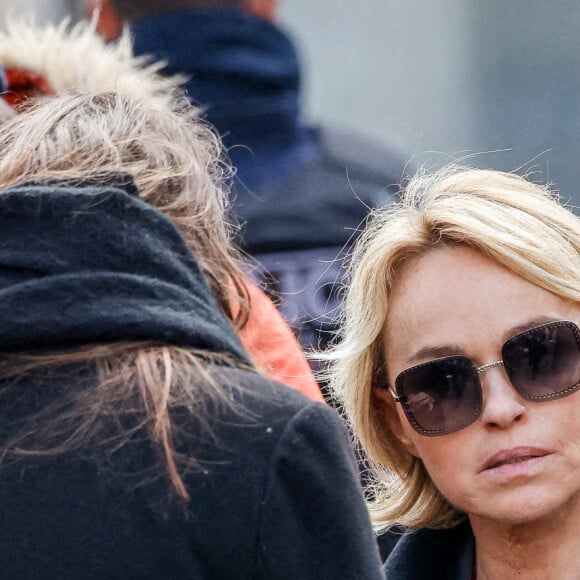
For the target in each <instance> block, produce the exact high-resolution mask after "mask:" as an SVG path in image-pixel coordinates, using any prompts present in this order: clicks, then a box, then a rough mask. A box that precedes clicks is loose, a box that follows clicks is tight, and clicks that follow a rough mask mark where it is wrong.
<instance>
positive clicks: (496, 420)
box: [479, 366, 527, 429]
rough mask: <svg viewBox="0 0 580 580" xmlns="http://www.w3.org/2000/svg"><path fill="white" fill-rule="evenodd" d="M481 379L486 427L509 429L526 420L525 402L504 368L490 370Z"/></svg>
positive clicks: (483, 419)
mask: <svg viewBox="0 0 580 580" xmlns="http://www.w3.org/2000/svg"><path fill="white" fill-rule="evenodd" d="M479 378H480V380H481V385H482V390H483V411H482V413H481V418H482V421H483V422H484V424H485V425H487V426H489V427H495V428H499V429H507V428H509V427H510V426H512V425H513V424H515V423H520V422H521V421H522V420H523V419H524V418H525V416H526V413H527V406H526V404H525V401H524V400H523V399H522V398H521V397H520V395H519V394H518V392H517V391H516V390H515V389H514V387H513V385H512V384H511V382H510V380H509V378H508V376H507V374H506V372H505V368H503V366H497V367H495V368H489V369H487V370H486V371H485V372H484V373H482V374H481V375H480V377H479Z"/></svg>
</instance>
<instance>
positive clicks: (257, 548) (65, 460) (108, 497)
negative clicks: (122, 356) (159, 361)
mask: <svg viewBox="0 0 580 580" xmlns="http://www.w3.org/2000/svg"><path fill="white" fill-rule="evenodd" d="M118 177H122V176H112V181H110V180H109V181H107V180H104V179H103V176H96V178H95V179H96V181H94V180H93V181H92V182H90V183H89V182H87V183H86V184H82V185H81V184H78V183H77V184H75V185H74V186H73V185H70V184H66V183H46V182H45V183H41V184H28V185H23V186H19V187H14V188H12V189H10V190H6V191H2V192H0V242H1V243H0V352H2V353H7V352H11V353H22V352H31V351H32V352H34V353H39V352H46V351H47V349H48V350H49V351H51V352H52V351H54V350H57V351H59V352H62V351H63V350H64V351H68V350H69V349H75V348H76V347H79V346H82V345H91V344H106V343H109V344H111V343H112V344H116V343H118V342H125V343H126V342H135V341H137V342H140V341H148V342H152V343H154V344H157V345H170V346H171V345H173V346H180V347H183V348H193V349H195V350H196V351H203V352H206V353H213V354H216V355H217V354H227V355H229V360H232V359H233V360H234V361H235V363H232V364H228V366H226V363H225V362H224V363H223V364H224V366H221V367H212V372H213V373H214V374H215V380H216V383H217V384H216V391H217V392H218V393H219V394H220V395H219V396H215V395H214V396H213V397H212V396H211V395H210V394H208V393H207V392H206V391H207V389H206V390H204V391H203V392H202V391H201V390H200V389H197V391H195V392H198V397H197V401H198V402H197V407H196V408H195V410H189V409H185V408H184V407H171V419H172V425H173V428H174V430H173V439H174V444H175V448H176V451H177V452H178V453H179V454H181V455H182V456H185V457H193V458H195V459H196V460H197V461H198V466H197V468H196V469H193V470H189V471H188V472H186V473H185V474H184V478H185V479H184V482H185V486H186V489H187V491H188V493H189V495H190V498H191V499H190V501H189V502H188V503H187V504H186V505H184V503H183V502H182V501H181V502H180V501H179V500H178V499H176V498H174V497H171V487H170V485H169V484H168V482H167V481H166V478H165V475H164V474H165V472H166V471H165V470H164V465H163V462H162V461H159V457H158V456H157V454H156V449H155V448H154V446H153V445H152V443H151V440H150V437H149V436H148V434H147V432H146V431H145V427H143V426H140V427H139V428H136V427H138V426H139V425H141V423H140V421H141V420H142V419H143V416H142V415H143V413H141V412H140V411H138V409H139V404H138V401H129V402H130V403H131V406H130V407H125V406H124V407H122V409H124V412H123V413H119V414H118V415H116V414H113V415H114V416H113V417H112V416H111V414H112V413H110V412H108V413H101V414H100V415H99V423H98V426H99V430H98V433H99V436H92V437H86V438H85V439H83V443H82V444H80V445H78V446H76V447H74V449H75V450H74V451H72V450H69V451H68V452H67V453H60V454H55V455H52V456H45V457H38V456H30V455H29V456H24V457H23V456H22V454H17V453H9V454H8V455H7V456H6V457H4V461H3V463H2V464H1V465H0V578H1V579H2V580H32V579H38V578H42V579H44V580H48V579H51V578H54V579H55V580H56V579H58V580H66V579H71V580H73V579H74V580H79V579H85V578H93V579H102V580H115V579H118V580H137V579H139V580H145V579H147V578H151V579H155V580H161V579H173V578H175V579H177V578H179V579H180V580H181V579H186V578H196V579H207V580H219V579H222V578H223V579H226V578H227V579H231V578H236V579H244V578H247V579H252V578H253V579H260V578H263V579H268V580H274V579H276V578H279V579H282V578H284V579H286V578H288V579H290V578H292V579H295V578H296V579H302V580H307V579H308V578H316V579H317V580H318V579H322V578H329V579H334V578H348V579H349V580H354V579H357V578H358V579H361V580H367V579H369V580H372V579H375V578H382V572H381V569H380V563H379V557H378V552H377V548H376V542H375V539H374V537H373V534H372V532H371V528H370V525H369V520H368V515H367V512H366V509H365V507H364V504H363V499H362V495H361V490H360V488H359V484H358V477H357V472H356V469H355V467H354V461H353V457H352V452H351V450H350V446H349V441H348V439H347V437H346V436H345V432H344V429H343V426H342V424H341V421H340V419H339V418H338V416H337V415H336V413H335V412H334V411H332V410H330V409H329V408H327V407H325V406H324V405H321V404H319V403H312V402H310V401H308V400H307V399H306V398H304V397H303V396H302V395H300V394H298V393H296V392H294V391H292V390H291V389H289V388H288V387H285V386H283V385H281V384H278V383H274V382H271V381H268V380H266V379H264V378H262V377H260V376H259V375H258V374H257V373H255V372H253V371H252V370H251V367H250V364H249V362H248V360H247V357H246V354H245V352H244V350H243V348H242V346H241V344H240V343H239V340H238V338H237V337H236V335H235V334H234V332H233V329H232V328H231V325H230V324H229V322H228V321H227V320H226V319H225V318H224V317H223V315H222V314H221V312H220V310H219V308H218V306H217V304H216V302H215V299H214V297H213V296H212V294H211V292H210V289H209V287H208V285H207V283H206V281H205V279H204V277H203V276H202V274H201V272H200V269H199V267H198V265H197V262H196V259H195V257H194V256H193V254H192V253H191V251H190V250H189V248H188V246H187V244H186V242H185V240H184V239H183V238H182V237H181V235H180V233H179V232H178V231H177V230H176V228H175V226H174V225H173V224H172V223H171V222H169V221H168V220H167V218H165V216H163V215H162V214H161V213H159V212H158V211H156V210H155V209H154V208H152V207H150V206H148V204H147V203H145V202H144V201H143V200H142V199H141V198H140V197H139V192H138V191H137V190H136V189H135V188H134V186H132V184H131V183H130V182H125V181H126V180H124V179H121V180H120V181H119V179H117V178H118ZM129 181H130V180H129ZM11 360H12V361H13V358H10V357H5V356H3V357H1V358H0V371H3V370H4V369H5V366H4V365H6V364H11V363H10V361H11ZM12 364H14V363H12ZM79 364H80V363H79ZM238 367H240V368H241V367H244V368H248V370H240V368H238ZM192 373H195V370H192ZM193 379H195V375H194V374H193V375H192V380H193ZM96 380H97V379H96V378H95V375H94V371H92V370H91V365H90V364H84V365H81V366H80V367H78V366H69V367H66V368H59V369H58V370H54V369H52V370H51V369H45V370H36V371H35V372H34V373H31V372H28V373H26V374H24V375H23V374H22V372H20V374H19V378H18V379H17V380H12V379H10V380H8V379H4V380H0V445H1V447H2V448H3V449H6V448H9V449H12V447H11V446H10V441H11V439H12V437H13V436H14V435H15V434H17V433H21V432H22V430H23V428H24V427H23V426H26V431H27V432H28V433H32V434H35V433H39V432H40V433H42V436H40V435H37V436H36V441H33V443H34V444H33V445H31V442H30V441H26V442H25V443H26V445H22V444H21V445H19V447H25V448H26V449H31V448H32V449H38V448H39V447H43V446H44V445H47V446H48V447H49V448H54V446H55V445H58V444H62V442H63V437H62V435H59V434H58V433H55V432H54V424H55V422H54V417H55V416H59V417H62V416H63V414H65V415H66V414H67V413H68V411H69V410H70V408H71V405H69V404H68V403H69V402H71V401H73V404H74V399H75V398H76V397H79V396H81V395H82V394H83V393H84V391H90V390H91V389H94V388H95V383H96ZM192 388H193V387H192ZM204 393H205V394H204ZM63 401H65V404H64V407H63V406H62V402H63ZM54 404H61V408H60V409H59V410H58V413H57V412H54V411H53V408H52V407H53V405H54ZM123 404H125V400H123ZM141 406H142V405H141ZM77 408H78V406H77ZM117 408H118V405H117V404H116V406H115V409H117ZM43 413H44V415H43ZM60 424H61V425H62V421H61V423H60ZM131 430H134V431H131ZM72 431H74V427H73V428H72ZM69 432H70V429H69ZM120 432H121V433H126V432H132V433H133V434H132V436H131V437H130V439H129V440H128V441H126V442H125V444H124V445H122V446H120V447H118V446H117V445H116V443H118V439H114V437H115V436H117V435H119V433H120ZM112 438H113V439H112ZM45 439H46V440H47V441H45ZM52 439H54V441H53V440H52Z"/></svg>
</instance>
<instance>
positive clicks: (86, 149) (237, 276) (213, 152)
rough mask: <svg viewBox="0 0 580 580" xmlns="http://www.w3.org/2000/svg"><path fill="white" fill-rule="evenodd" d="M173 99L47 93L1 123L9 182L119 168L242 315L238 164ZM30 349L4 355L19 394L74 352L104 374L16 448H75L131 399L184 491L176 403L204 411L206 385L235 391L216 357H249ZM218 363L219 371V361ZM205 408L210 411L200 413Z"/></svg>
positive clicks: (120, 348)
mask: <svg viewBox="0 0 580 580" xmlns="http://www.w3.org/2000/svg"><path fill="white" fill-rule="evenodd" d="M171 99H172V100H171V102H170V103H169V106H167V107H165V106H163V107H159V106H156V105H155V103H151V102H150V101H148V100H143V99H133V98H130V97H127V96H124V95H122V94H118V93H112V92H97V93H88V94H65V95H63V96H56V97H52V98H48V99H44V100H42V101H39V102H38V103H36V104H35V105H33V106H32V107H31V108H30V109H28V110H27V111H25V112H24V113H22V114H21V115H18V116H16V117H15V118H13V119H11V120H9V121H7V122H6V123H4V124H3V125H2V127H1V128H0V189H3V188H8V187H10V186H14V185H18V184H22V183H25V182H30V181H39V180H47V179H48V180H50V179H56V180H66V181H67V182H68V183H70V184H74V183H82V182H83V181H84V180H86V178H87V177H94V176H95V174H97V175H98V174H102V173H109V172H110V173H123V174H128V175H130V176H132V177H133V179H134V182H135V184H136V186H137V187H138V189H139V193H140V197H141V198H142V199H143V200H145V201H147V202H148V203H150V204H151V205H152V206H154V207H156V208H158V209H159V210H160V211H161V212H163V213H164V214H165V215H166V216H167V217H168V218H169V219H170V220H172V221H173V223H174V224H175V225H176V227H177V228H178V229H179V230H180V232H181V233H182V235H183V236H184V238H185V239H186V241H187V242H188V244H189V246H190V247H191V249H192V251H193V253H194V254H195V256H196V259H197V261H198V263H199V265H200V267H201V270H202V271H203V273H204V275H205V276H206V278H207V279H208V281H209V283H210V285H211V287H212V291H213V293H214V295H215V296H216V298H217V299H218V302H219V304H220V306H221V308H222V310H223V311H224V313H225V314H226V316H229V318H230V320H231V319H232V311H231V305H232V304H233V305H236V306H239V305H240V304H243V303H246V304H247V301H245V300H243V297H244V296H245V288H246V287H245V283H244V274H243V272H242V271H241V270H240V267H239V263H238V258H237V254H236V251H235V249H234V247H233V245H232V241H231V240H232V235H233V226H230V225H228V222H227V219H226V210H227V206H228V196H227V190H226V188H225V187H224V179H225V178H226V177H227V176H228V172H229V169H228V167H227V166H226V165H224V164H223V163H222V162H221V161H220V152H221V149H220V143H219V140H218V139H217V137H216V136H215V135H214V134H213V132H212V131H211V130H210V129H209V128H208V127H207V126H206V125H205V124H203V123H202V122H200V120H199V119H198V116H197V111H196V110H195V109H193V108H192V107H191V106H190V105H189V103H188V102H187V100H186V99H185V98H184V97H182V96H181V95H178V94H174V95H173V96H172V97H171ZM23 251H25V250H23ZM237 311H239V314H238V316H239V317H241V318H244V317H245V316H247V309H244V308H241V309H240V308H237ZM242 323H243V320H240V324H242ZM27 356H28V355H26V354H25V353H24V354H23V353H21V355H19V356H15V357H12V356H9V357H8V359H10V360H9V363H7V362H6V360H8V359H6V360H5V361H4V363H3V364H2V365H0V367H1V368H0V386H1V388H0V393H3V394H5V393H7V392H8V391H7V390H6V389H9V388H10V385H11V384H12V382H14V381H15V380H16V379H17V378H18V377H20V378H22V377H25V376H27V375H30V373H33V374H34V373H39V372H41V371H43V370H45V371H46V372H48V373H49V374H50V373H51V372H54V373H56V372H57V370H58V373H60V374H59V376H60V377H66V370H65V371H63V370H62V369H63V368H64V369H67V368H69V367H70V366H71V365H72V366H74V365H73V363H79V364H80V363H83V364H84V365H85V368H86V369H93V370H94V371H95V372H94V373H93V379H94V381H93V383H94V384H93V388H92V389H90V390H88V391H86V393H85V394H84V395H83V396H82V397H80V396H79V397H80V398H78V399H75V400H74V401H68V400H67V401H68V403H70V404H64V403H63V404H62V408H61V407H58V405H57V407H55V409H52V410H53V411H55V412H54V413H53V414H52V415H51V416H50V417H49V416H48V415H46V413H45V414H43V415H42V417H41V418H42V421H40V420H39V419H40V418H35V417H33V418H31V419H30V421H29V422H27V423H26V424H24V426H23V427H22V429H21V431H20V432H19V434H17V436H16V438H15V440H13V441H9V442H3V443H2V450H3V454H4V455H10V456H14V455H19V454H20V455H31V454H44V455H47V454H54V453H59V452H64V451H67V450H71V449H75V448H77V447H79V446H80V445H82V443H83V442H88V441H89V440H90V441H95V440H98V438H99V436H101V437H103V438H104V436H105V433H104V432H100V431H99V430H98V427H99V425H101V423H102V419H103V417H108V418H109V419H110V418H111V417H113V418H114V417H116V418H117V424H119V425H122V424H123V423H124V417H125V415H126V413H127V408H130V409H133V410H135V413H136V415H135V416H136V417H141V418H142V421H141V422H140V423H139V422H138V424H137V426H138V427H142V426H146V427H147V428H148V430H149V435H150V438H151V440H152V442H153V444H154V447H155V448H156V449H157V450H158V452H159V456H160V457H161V458H162V465H163V466H165V469H166V473H167V474H168V477H169V480H170V482H171V489H173V491H174V492H175V493H176V494H177V496H178V497H181V498H182V499H187V497H188V496H187V490H186V488H185V486H184V483H183V480H182V476H181V471H180V469H179V467H180V465H181V463H183V461H181V460H182V459H183V458H180V456H179V454H178V453H176V451H175V449H174V443H173V441H174V440H173V437H174V435H175V432H174V429H175V425H174V424H173V422H172V420H171V411H172V409H174V408H176V407H179V408H185V409H187V410H188V411H189V412H191V413H193V411H194V410H195V409H196V407H195V404H194V403H195V401H196V400H200V399H203V398H204V395H207V396H209V399H210V400H211V399H213V400H216V399H218V400H219V399H224V397H225V399H227V397H226V396H225V394H224V393H222V390H221V386H220V385H219V380H214V375H215V372H217V371H213V372H210V371H209V370H207V369H209V368H210V367H209V366H208V365H209V363H221V364H225V365H226V366H243V363H241V362H239V361H237V362H236V361H233V362H232V361H231V360H228V357H227V356H225V355H224V356H223V357H220V356H218V355H212V356H210V355H209V354H208V353H194V352H188V351H187V350H185V349H180V348H178V347H176V346H172V347H169V346H163V345H161V346H160V345H155V344H134V345H110V346H107V345H102V346H100V347H99V346H98V345H97V346H93V347H91V346H90V345H89V346H87V347H86V348H81V349H80V350H79V351H77V352H75V351H69V352H64V353H56V354H54V355H47V356H44V355H40V354H36V355H35V354H30V355H29V357H28V358H27ZM230 359H231V357H230ZM56 363H58V364H56ZM55 364H56V366H55ZM67 364H68V365H69V366H67ZM81 366H82V365H81ZM211 366H212V368H214V369H215V368H218V370H219V364H218V366H217V367H216V365H215V364H212V365H211ZM55 369H56V370H55ZM58 373H57V374H58ZM53 376H54V375H53ZM206 398H207V397H206ZM200 412H202V411H200ZM193 418H194V415H193V414H192V420H193ZM195 419H196V421H200V420H203V417H200V416H198V415H197V414H196V415H195ZM113 422H114V423H115V421H114V420H113ZM31 426H32V427H33V429H32V431H30V432H29V431H28V429H29V428H32V427H31ZM33 432H36V433H37V436H36V437H32V434H33ZM38 433H46V434H60V435H62V437H60V438H57V440H56V441H54V440H53V439H51V438H49V437H48V436H47V437H41V438H39V437H38ZM131 434H132V431H131V429H129V430H128V431H126V432H121V433H120V434H119V436H118V437H117V438H116V441H115V444H117V443H118V442H119V441H125V440H128V439H130V438H131ZM39 441H40V442H41V443H42V444H41V445H40V446H39V445H38V443H39ZM49 442H52V443H54V445H49ZM186 459H187V460H186V461H185V463H184V464H185V465H187V464H189V465H193V464H194V463H195V458H186ZM180 461H181V463H180ZM182 467H183V465H182Z"/></svg>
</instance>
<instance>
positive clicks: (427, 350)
mask: <svg viewBox="0 0 580 580" xmlns="http://www.w3.org/2000/svg"><path fill="white" fill-rule="evenodd" d="M464 353H465V351H464V350H463V348H461V347H460V346H459V345H457V344H442V345H439V346H424V347H423V348H420V349H419V350H418V351H416V352H414V353H413V354H412V355H411V356H410V357H409V358H408V359H407V363H409V364H412V363H416V362H420V361H424V360H425V359H432V358H441V357H444V356H452V355H463V356H465V355H464Z"/></svg>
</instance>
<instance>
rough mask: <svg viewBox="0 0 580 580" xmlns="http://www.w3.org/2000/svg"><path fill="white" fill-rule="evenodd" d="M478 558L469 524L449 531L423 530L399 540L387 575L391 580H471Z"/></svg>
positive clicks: (392, 553)
mask: <svg viewBox="0 0 580 580" xmlns="http://www.w3.org/2000/svg"><path fill="white" fill-rule="evenodd" d="M474 556H475V544H474V539H473V534H472V532H471V528H470V526H469V523H468V522H464V523H463V524H461V525H459V526H456V527H454V528H450V529H448V530H428V529H425V530H419V531H418V532H414V533H409V534H407V535H405V536H403V537H402V538H401V540H399V542H398V543H397V545H396V546H395V549H394V550H393V551H392V552H391V554H390V556H389V558H388V560H387V562H386V564H385V572H386V576H387V579H388V580H423V579H425V580H427V579H428V580H471V579H472V578H473V571H474Z"/></svg>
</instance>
